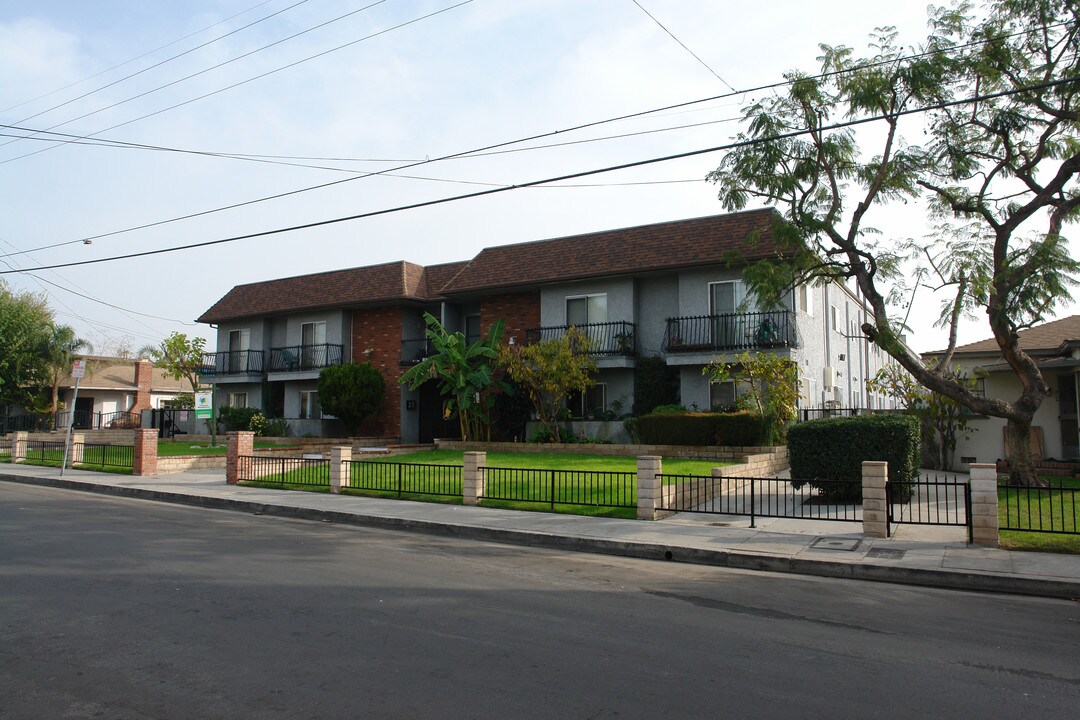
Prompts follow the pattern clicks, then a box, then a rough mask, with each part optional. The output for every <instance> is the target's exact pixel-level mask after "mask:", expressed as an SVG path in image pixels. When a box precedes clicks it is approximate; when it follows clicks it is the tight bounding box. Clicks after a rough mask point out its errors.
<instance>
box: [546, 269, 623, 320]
mask: <svg viewBox="0 0 1080 720" xmlns="http://www.w3.org/2000/svg"><path fill="white" fill-rule="evenodd" d="M582 295H607V315H608V319H607V321H608V322H635V315H634V312H635V308H634V281H633V279H631V278H616V279H611V280H606V279H599V280H588V281H582V282H575V283H560V284H558V285H550V286H548V287H545V288H543V289H541V290H540V324H541V325H543V326H544V327H550V326H559V325H565V324H566V299H567V298H568V297H580V296H582Z"/></svg>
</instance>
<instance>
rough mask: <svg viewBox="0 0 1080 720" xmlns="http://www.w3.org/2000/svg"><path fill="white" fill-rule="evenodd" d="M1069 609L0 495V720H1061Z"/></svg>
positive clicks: (183, 510) (1074, 668) (1069, 712)
mask: <svg viewBox="0 0 1080 720" xmlns="http://www.w3.org/2000/svg"><path fill="white" fill-rule="evenodd" d="M1078 703H1080V604H1078V603H1075V602H1068V601H1062V600H1052V599H1042V598H1027V597H1018V596H1001V595H992V594H978V593H969V592H958V591H945V590H932V589H923V588H916V587H909V586H898V585H889V584H884V583H863V582H859V581H852V580H836V579H823V578H812V577H803V576H792V575H772V574H769V573H760V572H742V571H737V570H729V569H723V568H714V567H708V566H695V565H687V564H673V563H665V562H662V561H648V560H636V559H626V558H618V557H608V556H597V555H588V554H580V553H569V552H560V551H555V550H549V549H537V548H528V547H520V546H507V545H500V544H495V543H484V542H478V541H472V540H460V539H453V538H442V537H434V536H431V535H424V534H412V533H408V532H395V531H386V530H375V529H368V528H361V527H354V526H339V525H333V524H329V523H314V522H309V521H298V520H287V519H282V518H277V517H268V516H258V515H244V514H240V513H236V512H225V511H216V510H206V509H198V508H188V507H181V506H175V505H166V504H160V503H154V502H148V501H140V500H128V499H118V498H109V497H99V496H91V495H87V494H84V493H79V492H74V491H68V490H59V489H52V488H41V487H32V486H23V485H15V484H9V483H3V484H0V717H2V718H20V719H22V718H93V717H100V718H108V719H115V720H128V719H145V718H360V717H363V718H639V717H640V718H646V717H647V718H652V719H654V720H655V718H699V717H700V718H724V717H734V716H738V717H749V718H756V717H763V718H766V717H789V718H790V717H800V718H826V717H828V718H856V717H857V718H867V717H928V716H937V717H977V716H982V717H991V718H1010V717H1017V718H1019V717H1053V716H1057V717H1071V716H1073V715H1074V713H1075V708H1076V707H1077V706H1078Z"/></svg>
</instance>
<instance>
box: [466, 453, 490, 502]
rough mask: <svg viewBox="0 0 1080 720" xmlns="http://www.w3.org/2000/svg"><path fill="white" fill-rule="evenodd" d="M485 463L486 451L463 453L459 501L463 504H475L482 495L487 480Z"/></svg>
mask: <svg viewBox="0 0 1080 720" xmlns="http://www.w3.org/2000/svg"><path fill="white" fill-rule="evenodd" d="M485 465H487V453H486V452H467V453H465V454H464V456H463V462H462V469H461V502H462V503H464V504H465V505H475V504H476V503H478V502H479V501H480V498H481V497H483V495H484V490H485V486H486V482H487V477H486V474H485V472H484V466H485Z"/></svg>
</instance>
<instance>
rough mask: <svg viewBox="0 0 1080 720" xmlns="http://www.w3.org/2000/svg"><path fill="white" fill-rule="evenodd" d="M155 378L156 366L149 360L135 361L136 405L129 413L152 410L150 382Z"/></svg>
mask: <svg viewBox="0 0 1080 720" xmlns="http://www.w3.org/2000/svg"><path fill="white" fill-rule="evenodd" d="M153 377H154V364H153V363H152V362H150V361H149V360H136V361H135V386H136V388H137V389H136V391H135V404H134V405H132V406H131V409H130V410H129V412H133V413H137V412H142V411H143V410H149V409H150V382H151V381H152V380H153Z"/></svg>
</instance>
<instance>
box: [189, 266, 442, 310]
mask: <svg viewBox="0 0 1080 720" xmlns="http://www.w3.org/2000/svg"><path fill="white" fill-rule="evenodd" d="M423 278H424V268H423V267H421V266H420V265H414V264H413V263H409V262H403V261H398V262H391V263H384V264H382V265H369V266H367V267H359V268H350V269H348V270H334V271H331V272H323V273H314V274H312V275H300V276H297V277H289V278H282V279H280V280H266V281H263V282H257V283H250V284H248V285H237V286H236V287H234V288H233V289H232V290H230V291H229V292H227V293H226V294H225V297H223V298H221V299H220V300H218V301H217V302H216V303H214V305H213V307H211V308H210V309H209V310H207V311H206V312H204V313H203V314H202V315H201V316H200V317H199V319H198V321H199V322H205V323H216V322H222V321H224V320H232V319H235V318H242V317H251V316H255V315H272V314H275V313H282V312H290V311H294V310H304V309H313V308H320V307H342V306H349V305H359V304H361V303H371V302H381V301H386V300H401V299H410V298H424V297H426V294H425V293H426V283H424V280H423Z"/></svg>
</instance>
